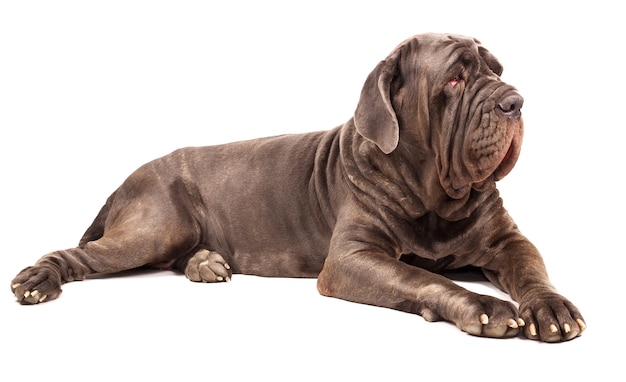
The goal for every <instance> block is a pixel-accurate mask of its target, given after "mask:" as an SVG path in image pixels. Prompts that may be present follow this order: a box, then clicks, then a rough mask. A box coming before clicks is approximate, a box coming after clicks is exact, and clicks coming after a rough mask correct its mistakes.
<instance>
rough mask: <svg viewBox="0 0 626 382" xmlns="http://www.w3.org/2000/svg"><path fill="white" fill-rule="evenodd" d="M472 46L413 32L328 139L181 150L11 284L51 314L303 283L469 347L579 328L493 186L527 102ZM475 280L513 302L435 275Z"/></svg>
mask: <svg viewBox="0 0 626 382" xmlns="http://www.w3.org/2000/svg"><path fill="white" fill-rule="evenodd" d="M501 73H502V66H501V65H500V63H499V62H498V60H497V59H496V58H495V57H494V56H493V55H492V54H491V53H490V52H489V51H488V50H487V49H485V48H484V47H483V46H482V45H481V44H480V43H479V42H478V41H477V40H475V39H472V38H467V37H462V36H456V35H443V34H426V35H418V36H415V37H412V38H410V39H408V40H406V41H404V42H403V43H401V44H400V45H399V46H398V47H397V48H396V49H394V50H393V51H392V52H391V54H390V55H389V56H388V57H387V58H386V59H385V60H383V61H382V62H380V63H379V64H378V65H377V66H376V67H375V68H374V70H373V71H372V72H371V74H370V75H369V76H368V77H367V79H366V81H365V84H364V86H363V89H362V92H361V96H360V99H359V102H358V104H357V107H356V111H355V113H354V116H353V118H351V119H350V120H349V121H348V122H347V123H345V124H343V125H341V126H339V127H337V128H335V129H332V130H328V131H321V132H314V133H307V134H299V135H283V136H277V137H270V138H262V139H255V140H250V141H244V142H238V143H231V144H226V145H219V146H210V147H189V148H183V149H180V150H177V151H174V152H173V153H171V154H169V155H166V156H164V157H162V158H160V159H156V160H154V161H152V162H149V163H147V164H145V165H144V166H142V167H140V168H139V169H138V170H137V171H135V172H134V173H133V174H132V175H130V177H129V178H128V179H126V181H125V182H124V183H123V184H122V185H121V186H120V187H119V188H118V189H117V190H116V191H114V192H113V194H112V195H111V196H110V197H109V198H108V200H107V201H106V204H105V205H104V207H102V209H101V211H100V213H99V214H98V216H97V217H96V218H95V220H94V222H93V224H92V225H91V226H90V227H89V228H88V229H87V231H86V232H85V234H84V236H83V237H82V239H81V240H80V243H79V244H78V247H76V248H71V249H67V250H60V251H56V252H52V253H49V254H47V255H45V256H43V257H42V258H41V259H40V260H39V261H37V263H36V264H35V265H33V266H31V267H28V268H26V269H24V270H23V271H21V272H20V273H19V274H18V275H17V277H15V279H14V280H13V281H12V283H11V289H12V291H13V293H14V294H15V296H16V297H17V300H18V301H19V302H20V303H22V304H36V303H40V302H44V301H50V300H53V299H55V298H57V297H58V296H59V294H60V293H61V285H62V284H63V283H66V282H69V281H74V280H82V279H85V278H86V277H87V276H89V275H93V274H103V273H107V274H110V273H115V272H120V271H124V270H130V269H135V268H140V267H157V268H165V269H173V270H178V271H180V272H183V273H184V274H185V275H186V276H187V278H189V279H190V280H192V281H198V282H222V281H230V279H231V276H232V274H238V273H239V274H250V275H260V276H279V277H317V278H318V280H317V286H318V289H319V292H320V293H321V294H322V295H325V296H332V297H337V298H341V299H345V300H349V301H354V302H359V303H364V304H370V305H376V306H381V307H387V308H393V309H398V310H402V311H406V312H412V313H416V314H419V315H421V316H422V317H423V318H424V319H426V320H428V321H436V320H446V321H449V322H452V323H454V324H456V325H457V326H458V327H459V328H460V329H461V330H463V331H465V332H467V333H470V334H473V335H478V336H488V337H513V336H516V335H517V334H518V333H519V332H523V333H524V334H525V336H526V337H528V338H530V339H535V340H541V341H547V342H557V341H564V340H569V339H572V338H575V337H577V336H579V335H580V334H581V333H582V332H583V330H584V329H585V327H586V324H585V321H584V320H583V317H582V316H581V314H580V313H579V311H578V309H577V308H576V307H575V306H574V305H573V304H572V303H570V302H569V301H568V300H567V299H565V298H564V297H562V296H561V295H560V294H558V293H557V291H556V289H555V288H554V287H553V286H552V284H551V283H550V281H549V280H548V275H547V272H546V269H545V266H544V263H543V261H542V258H541V256H540V254H539V252H538V251H537V249H536V248H535V247H534V246H533V244H531V243H530V241H528V240H527V239H526V237H524V236H523V235H522V234H521V233H520V231H519V230H518V228H517V226H516V225H515V223H514V222H513V220H512V219H511V217H509V215H508V213H507V211H506V210H505V209H504V207H503V204H502V200H501V198H500V195H499V193H498V190H497V188H496V181H498V180H500V179H502V178H503V177H504V176H505V175H507V174H508V173H509V172H510V171H511V169H512V168H513V166H514V164H515V162H516V160H517V158H518V155H519V153H520V146H521V142H522V134H523V124H522V118H521V112H520V109H521V107H522V103H523V98H522V97H521V96H520V95H519V94H518V92H517V91H516V90H515V88H513V87H512V86H510V85H508V84H506V83H504V82H503V81H502V80H501V79H500V75H501ZM468 266H471V267H475V268H478V269H480V270H481V271H482V272H483V273H484V275H485V276H486V278H487V279H489V280H490V281H491V282H493V283H494V284H495V285H496V286H498V287H499V288H501V289H502V290H504V291H505V292H507V293H509V294H510V295H511V297H512V298H513V299H514V300H515V301H517V302H518V303H519V309H518V307H517V306H516V305H514V304H512V303H511V302H508V301H502V300H500V299H497V298H495V297H491V296H487V295H480V294H476V293H473V292H470V291H468V290H467V289H465V288H462V287H460V286H459V285H458V284H456V283H455V282H454V281H452V280H450V279H449V278H447V277H445V276H443V275H441V273H442V272H445V271H449V270H456V269H460V268H464V267H468Z"/></svg>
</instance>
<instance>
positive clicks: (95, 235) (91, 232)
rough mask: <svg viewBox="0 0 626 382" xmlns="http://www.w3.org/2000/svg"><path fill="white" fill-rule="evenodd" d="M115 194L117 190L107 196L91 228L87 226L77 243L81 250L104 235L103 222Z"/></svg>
mask: <svg viewBox="0 0 626 382" xmlns="http://www.w3.org/2000/svg"><path fill="white" fill-rule="evenodd" d="M116 194H117V190H115V192H113V193H112V194H111V196H109V198H108V199H107V201H106V203H105V204H104V206H102V208H101V209H100V212H98V216H96V218H95V219H94V221H93V223H91V226H89V228H87V231H85V233H84V234H83V237H82V238H81V239H80V242H78V247H79V248H83V247H84V246H85V244H87V243H88V242H90V241H94V240H98V239H100V238H101V237H102V236H103V235H104V222H105V221H106V219H107V217H108V216H109V209H110V208H111V204H113V200H114V199H115V195H116Z"/></svg>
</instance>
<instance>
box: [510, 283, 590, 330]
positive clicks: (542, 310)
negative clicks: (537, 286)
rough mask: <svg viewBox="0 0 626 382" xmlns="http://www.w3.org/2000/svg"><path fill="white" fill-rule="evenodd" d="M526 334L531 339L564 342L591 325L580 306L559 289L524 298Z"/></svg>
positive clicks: (521, 308) (521, 314) (521, 310)
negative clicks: (577, 306)
mask: <svg viewBox="0 0 626 382" xmlns="http://www.w3.org/2000/svg"><path fill="white" fill-rule="evenodd" d="M520 317H522V319H523V320H524V321H525V322H526V327H525V329H524V335H526V337H528V338H529V339H531V340H539V341H544V342H561V341H568V340H571V339H573V338H576V337H578V336H580V335H581V334H582V332H583V331H584V330H585V328H586V327H587V324H585V320H584V319H583V317H582V315H581V314H580V312H579V311H578V309H577V308H576V307H575V306H574V304H572V303H571V302H569V301H568V300H567V299H566V298H564V297H563V296H561V295H560V294H558V293H555V292H550V291H546V292H540V293H534V294H532V295H530V296H527V297H525V298H523V299H521V304H520Z"/></svg>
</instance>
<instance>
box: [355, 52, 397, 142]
mask: <svg viewBox="0 0 626 382" xmlns="http://www.w3.org/2000/svg"><path fill="white" fill-rule="evenodd" d="M399 59H400V52H399V51H398V50H396V51H395V52H394V53H392V54H391V55H389V57H387V59H385V60H384V61H381V62H380V63H379V64H378V65H377V66H376V68H375V69H374V70H373V71H372V72H371V73H370V75H369V76H368V77H367V79H366V80H365V85H363V90H362V91H361V98H360V99H359V103H358V105H357V108H356V111H355V113H354V124H355V126H356V130H357V131H358V133H359V134H361V135H362V136H363V137H365V138H366V139H368V140H370V141H372V142H374V143H375V144H376V145H377V146H378V147H379V148H380V149H381V150H382V151H383V152H384V153H385V154H389V153H391V152H392V151H393V150H395V149H396V147H397V146H398V140H399V139H400V127H399V126H398V117H397V116H396V112H395V110H394V109H393V105H392V104H391V81H392V80H393V79H394V77H395V75H396V72H397V67H398V60H399Z"/></svg>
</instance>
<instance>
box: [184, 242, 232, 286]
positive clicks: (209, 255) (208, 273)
mask: <svg viewBox="0 0 626 382" xmlns="http://www.w3.org/2000/svg"><path fill="white" fill-rule="evenodd" d="M185 275H186V276H187V278H188V279H189V280H191V281H196V282H208V283H211V282H222V281H230V279H231V277H232V271H231V268H230V265H228V263H227V262H226V260H225V259H224V257H223V256H222V255H220V254H219V253H217V252H213V251H208V250H206V249H203V250H200V251H198V252H196V254H194V255H193V257H192V258H191V259H189V262H188V263H187V267H186V268H185Z"/></svg>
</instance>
